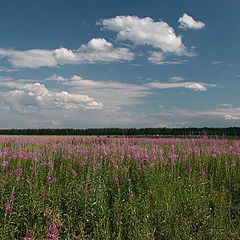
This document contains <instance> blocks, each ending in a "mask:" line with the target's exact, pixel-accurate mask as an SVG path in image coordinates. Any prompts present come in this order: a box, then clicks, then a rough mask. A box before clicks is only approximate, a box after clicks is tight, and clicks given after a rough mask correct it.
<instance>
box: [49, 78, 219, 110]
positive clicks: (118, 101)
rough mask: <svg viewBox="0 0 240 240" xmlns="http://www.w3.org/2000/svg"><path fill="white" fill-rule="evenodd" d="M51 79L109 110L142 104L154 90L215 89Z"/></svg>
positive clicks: (194, 85) (198, 85)
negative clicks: (88, 97)
mask: <svg viewBox="0 0 240 240" xmlns="http://www.w3.org/2000/svg"><path fill="white" fill-rule="evenodd" d="M53 78H55V79H56V80H57V79H59V78H61V79H64V80H63V81H58V82H59V84H61V85H63V86H64V89H69V90H70V91H71V92H77V93H84V94H87V95H90V96H92V97H93V98H94V99H97V101H100V102H102V103H103V105H104V106H105V107H111V108H118V107H121V106H129V105H134V104H139V103H143V99H144V97H146V96H149V95H151V94H153V90H155V89H172V88H188V89H191V90H193V91H206V90H207V88H208V87H216V85H214V84H206V83H195V82H180V83H179V82H176V83H173V82H171V83H162V82H153V81H151V82H147V83H142V84H129V83H121V82H117V81H94V80H89V79H84V78H82V77H80V76H77V75H74V76H72V77H70V78H64V77H60V76H57V77H56V76H55V75H54V77H50V78H48V79H53ZM46 80H47V79H46Z"/></svg>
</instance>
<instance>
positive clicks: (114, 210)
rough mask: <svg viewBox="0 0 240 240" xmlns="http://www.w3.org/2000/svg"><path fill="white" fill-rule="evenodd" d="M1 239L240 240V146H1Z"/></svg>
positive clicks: (7, 141) (45, 141) (86, 142)
mask: <svg viewBox="0 0 240 240" xmlns="http://www.w3.org/2000/svg"><path fill="white" fill-rule="evenodd" d="M0 206H1V210H0V219H1V220H0V239H4V240H8V239H9V240H12V239H28V240H30V239H39V240H41V239H104V240H105V239H109V240H113V239H119V240H120V239H121V240H122V239H131V240H134V239H136V240H141V239H144V240H145V239H166V240H168V239H224V240H225V239H234V240H236V239H239V237H240V227H239V226H240V141H236V140H235V141H234V140H209V139H139V138H138V139H137V138H129V139H126V138H106V137H105V138H104V137H101V138H95V137H84V138H83V137H82V138H76V137H75V138H74V137H61V138H59V137H55V138H48V137H14V138H13V137H2V138H0Z"/></svg>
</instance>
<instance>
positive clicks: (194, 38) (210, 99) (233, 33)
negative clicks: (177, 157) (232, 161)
mask: <svg viewBox="0 0 240 240" xmlns="http://www.w3.org/2000/svg"><path fill="white" fill-rule="evenodd" d="M239 11H240V0H211V1H209V0H208V1H207V0H203V1H199V0H181V1H179V0H168V1H163V0H148V1H146V0H88V1H85V0H81V1H80V0H68V1H66V0H65V1H63V0H51V1H49V0H41V1H32V0H21V1H19V0H1V4H0V31H1V34H0V128H95V127H136V128H141V127H228V126H238V127H240V91H239V90H240V61H239V57H240V21H239V20H240V17H239Z"/></svg>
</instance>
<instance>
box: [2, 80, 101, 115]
mask: <svg viewBox="0 0 240 240" xmlns="http://www.w3.org/2000/svg"><path fill="white" fill-rule="evenodd" d="M1 86H5V87H8V88H10V89H11V90H8V91H1V92H0V100H1V101H2V102H3V103H5V104H7V105H8V106H9V107H10V108H11V109H12V110H14V111H18V112H29V111H30V110H32V111H35V110H40V109H45V110H46V109H54V110H56V109H60V110H79V109H101V108H102V107H103V104H102V103H101V102H98V101H95V100H94V99H93V98H91V97H89V96H88V95H83V94H72V93H69V92H67V91H61V92H56V91H51V90H49V89H47V88H46V87H45V86H44V85H43V84H40V83H17V82H2V83H1Z"/></svg>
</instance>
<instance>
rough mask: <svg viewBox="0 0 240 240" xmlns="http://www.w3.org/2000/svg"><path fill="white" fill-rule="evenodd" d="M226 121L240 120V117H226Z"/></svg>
mask: <svg viewBox="0 0 240 240" xmlns="http://www.w3.org/2000/svg"><path fill="white" fill-rule="evenodd" d="M224 117H225V119H226V120H239V119H240V117H237V116H232V115H228V114H227V115H225V116H224Z"/></svg>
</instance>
